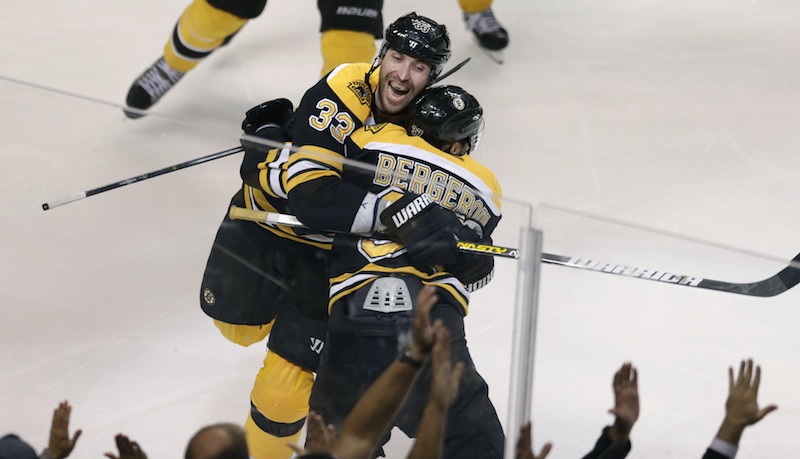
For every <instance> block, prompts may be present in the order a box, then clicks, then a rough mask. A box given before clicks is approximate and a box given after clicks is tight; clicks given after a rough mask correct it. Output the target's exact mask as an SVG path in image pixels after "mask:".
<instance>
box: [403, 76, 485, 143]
mask: <svg viewBox="0 0 800 459" xmlns="http://www.w3.org/2000/svg"><path fill="white" fill-rule="evenodd" d="M483 127H484V121H483V108H481V105H480V104H479V103H478V100H477V99H475V97H474V96H473V95H472V94H470V93H468V92H467V91H464V90H463V89H462V88H460V87H458V86H435V87H431V88H428V89H426V90H425V91H423V92H422V94H421V95H420V96H419V97H418V98H417V100H416V101H415V102H414V103H413V104H412V107H411V113H410V115H409V117H408V121H407V128H406V130H407V132H408V133H409V135H412V136H420V137H422V138H423V139H425V141H427V142H428V143H430V144H431V145H433V146H434V147H436V148H439V149H441V150H443V151H445V152H447V153H451V152H450V148H451V147H452V145H453V144H454V143H456V142H461V143H465V144H466V145H467V150H466V152H465V153H462V154H469V153H472V152H473V151H475V149H476V148H477V147H478V143H480V138H481V135H482V134H483ZM458 156H460V155H458Z"/></svg>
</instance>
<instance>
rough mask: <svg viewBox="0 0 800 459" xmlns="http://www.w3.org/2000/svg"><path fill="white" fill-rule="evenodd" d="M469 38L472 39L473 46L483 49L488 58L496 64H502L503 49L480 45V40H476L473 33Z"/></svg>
mask: <svg viewBox="0 0 800 459" xmlns="http://www.w3.org/2000/svg"><path fill="white" fill-rule="evenodd" d="M471 35H472V34H471ZM471 39H472V43H475V46H477V47H478V49H479V50H481V51H483V53H484V54H486V55H487V56H489V59H491V60H492V61H494V62H495V63H496V64H501V65H502V64H503V62H504V60H503V50H502V49H489V48H484V47H483V46H481V43H480V41H478V38H477V37H476V36H475V35H472V37H471Z"/></svg>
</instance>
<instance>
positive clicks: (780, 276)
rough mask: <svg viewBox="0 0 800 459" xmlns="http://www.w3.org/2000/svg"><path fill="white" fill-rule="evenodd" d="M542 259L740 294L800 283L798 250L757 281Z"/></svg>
mask: <svg viewBox="0 0 800 459" xmlns="http://www.w3.org/2000/svg"><path fill="white" fill-rule="evenodd" d="M542 262H543V263H549V264H554V265H560V266H567V267H569V268H577V269H587V270H590V271H596V272H601V273H607V274H617V275H620V276H627V277H635V278H637V279H646V280H652V281H658V282H665V283H668V284H675V285H683V286H686V287H696V288H703V289H707V290H716V291H719V292H728V293H736V294H739V295H747V296H758V297H771V296H775V295H778V294H781V293H783V292H785V291H787V290H789V289H790V288H792V287H794V286H795V285H797V284H798V283H800V253H798V254H797V255H796V256H795V257H794V259H792V261H791V262H789V264H788V266H786V267H785V268H783V269H782V270H780V271H779V272H778V273H777V274H775V275H774V276H771V277H768V278H766V279H764V280H760V281H757V282H747V283H743V284H738V283H734V282H724V281H718V280H714V279H704V278H702V277H694V276H687V275H678V274H672V273H668V272H666V271H659V270H655V269H643V268H636V267H633V266H623V265H617V264H614V263H604V262H600V261H595V260H589V259H587V258H578V257H566V256H563V255H552V254H549V253H542Z"/></svg>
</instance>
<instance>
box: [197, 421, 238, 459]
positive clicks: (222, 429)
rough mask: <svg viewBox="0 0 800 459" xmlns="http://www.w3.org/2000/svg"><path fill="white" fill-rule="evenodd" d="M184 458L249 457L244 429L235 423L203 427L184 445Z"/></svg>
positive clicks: (227, 458) (226, 458)
mask: <svg viewBox="0 0 800 459" xmlns="http://www.w3.org/2000/svg"><path fill="white" fill-rule="evenodd" d="M184 457H185V458H186V459H249V457H250V455H249V454H248V452H247V441H246V440H245V436H244V430H242V428H241V427H240V426H237V425H236V424H230V423H222V424H214V425H210V426H207V427H203V428H202V429H200V430H198V431H197V433H196V434H194V436H193V437H192V438H191V439H190V440H189V444H188V445H186V454H185V455H184Z"/></svg>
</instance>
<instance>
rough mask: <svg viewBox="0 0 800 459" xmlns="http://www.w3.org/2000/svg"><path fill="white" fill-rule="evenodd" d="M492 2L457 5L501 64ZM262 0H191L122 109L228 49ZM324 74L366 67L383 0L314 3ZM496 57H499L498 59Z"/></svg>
mask: <svg viewBox="0 0 800 459" xmlns="http://www.w3.org/2000/svg"><path fill="white" fill-rule="evenodd" d="M492 1H493V0H459V5H460V6H461V9H462V11H463V13H464V22H465V24H466V26H467V29H469V30H470V31H471V32H472V35H473V37H474V39H475V41H476V42H477V43H478V45H479V46H480V47H481V48H482V49H484V50H486V51H487V53H488V54H489V55H490V57H492V58H493V59H495V60H497V61H498V62H502V57H501V56H500V54H499V51H500V50H502V49H503V48H505V47H506V46H507V45H508V33H507V32H506V30H505V29H504V28H503V27H502V26H501V25H500V23H499V22H497V19H496V18H495V16H494V13H493V12H492V8H491V5H492ZM266 3H267V1H266V0H193V1H192V2H191V3H190V4H189V6H187V7H186V9H185V10H184V11H183V13H182V14H181V16H180V17H179V18H178V21H177V23H176V24H175V26H174V28H173V29H172V33H171V34H170V35H169V37H168V38H167V42H166V44H165V45H164V52H163V55H162V56H161V57H159V58H158V59H157V60H156V62H155V63H153V64H152V65H151V66H150V67H148V68H147V69H146V70H145V71H144V72H143V73H142V74H141V75H139V76H138V77H137V78H136V80H135V81H134V82H133V84H132V85H131V87H130V89H129V90H128V94H127V97H126V101H125V103H126V105H127V106H128V107H129V108H133V109H135V110H136V111H134V110H125V114H126V115H127V116H128V117H130V118H139V117H141V116H143V115H144V114H143V113H141V111H143V110H148V109H149V108H150V107H152V106H153V105H154V104H155V103H156V102H158V101H159V100H160V99H161V98H162V97H163V96H164V94H166V92H167V91H169V90H170V89H171V88H172V87H173V86H174V85H175V84H177V83H178V81H180V80H181V78H183V77H184V76H185V75H186V73H188V72H189V71H191V70H192V69H194V68H195V67H196V66H197V64H199V63H200V62H202V61H203V60H205V59H206V58H207V57H208V56H209V55H211V53H212V52H214V51H216V50H217V49H219V48H221V47H223V46H225V45H227V44H228V43H229V42H230V41H231V40H232V39H233V37H234V36H235V35H236V34H237V33H239V31H240V30H241V29H242V27H244V25H245V24H247V23H248V22H249V21H250V20H251V19H255V18H256V17H258V16H260V15H261V13H262V12H263V10H264V8H265V6H266ZM317 9H318V10H319V15H320V20H321V21H320V27H319V31H320V33H321V35H320V50H321V52H322V75H325V74H327V73H328V72H330V71H331V70H333V69H334V68H336V67H337V66H339V65H341V64H344V63H350V62H370V61H372V59H373V57H374V56H375V51H376V50H375V39H380V38H381V32H382V31H383V17H382V12H381V11H382V9H383V0H318V1H317ZM496 56H500V57H499V59H498V57H496Z"/></svg>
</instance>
